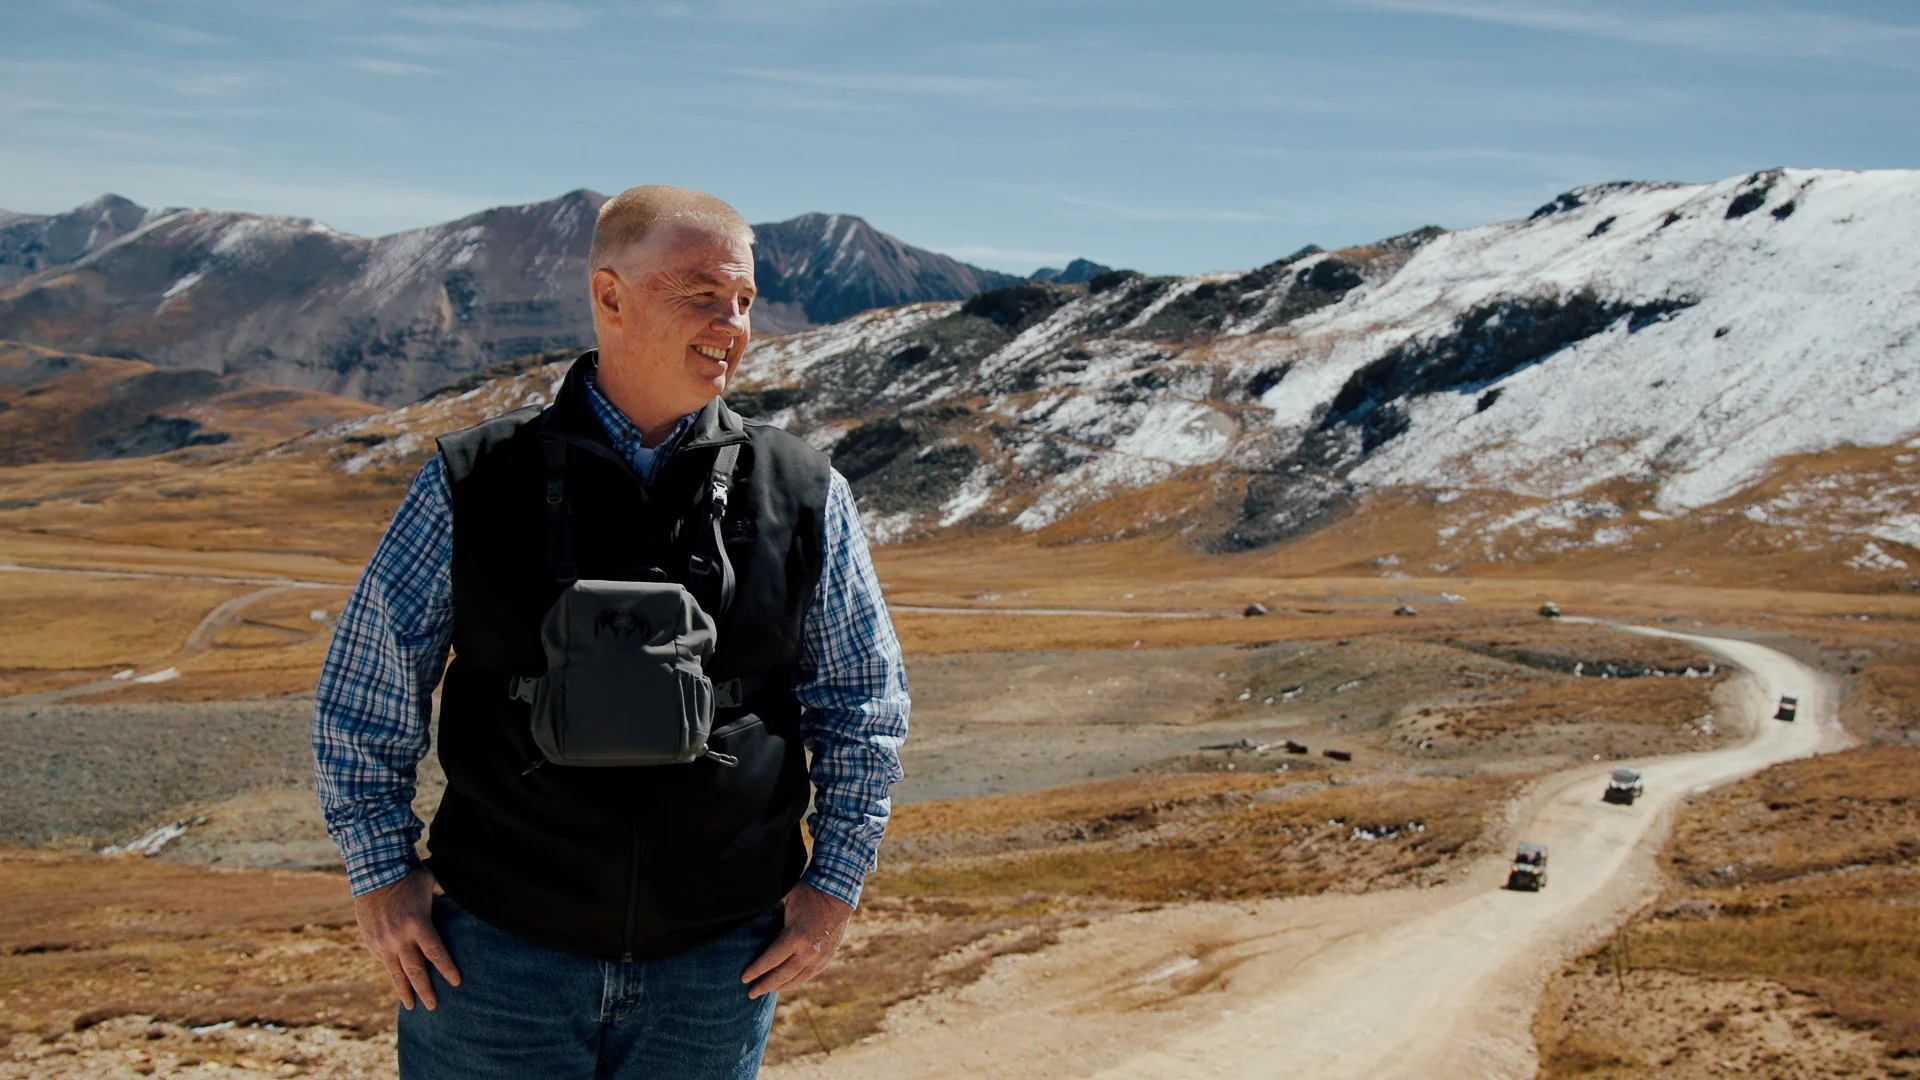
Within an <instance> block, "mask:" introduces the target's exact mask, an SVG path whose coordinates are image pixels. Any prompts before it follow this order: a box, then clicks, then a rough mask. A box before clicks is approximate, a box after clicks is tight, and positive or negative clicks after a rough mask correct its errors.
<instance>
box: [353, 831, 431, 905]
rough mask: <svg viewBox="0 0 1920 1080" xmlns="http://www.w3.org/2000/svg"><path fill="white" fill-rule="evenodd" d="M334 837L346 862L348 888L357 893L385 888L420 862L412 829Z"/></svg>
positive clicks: (416, 866) (418, 866) (410, 871)
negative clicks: (369, 834) (372, 834)
mask: <svg viewBox="0 0 1920 1080" xmlns="http://www.w3.org/2000/svg"><path fill="white" fill-rule="evenodd" d="M334 839H335V842H336V843H338V844H339V846H340V854H341V857H342V858H343V859H344V860H345V862H346V864H347V888H349V889H351V890H352V891H353V895H355V896H360V895H363V894H365V893H370V892H372V891H373V890H375V889H380V888H385V887H386V886H388V885H391V884H393V883H394V882H396V881H399V880H400V879H401V878H404V877H406V876H407V875H408V874H410V873H412V872H413V871H415V870H418V869H419V868H420V866H421V862H420V856H419V855H418V854H417V853H416V852H415V851H414V850H413V835H412V830H407V831H405V832H389V833H382V834H379V835H374V836H355V837H339V836H336V837H335V838H334Z"/></svg>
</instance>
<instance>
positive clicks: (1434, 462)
mask: <svg viewBox="0 0 1920 1080" xmlns="http://www.w3.org/2000/svg"><path fill="white" fill-rule="evenodd" d="M1916 226H1920V173H1917V172H1878V173H1849V172H1839V171H1813V170H1773V171H1768V172H1763V173H1756V174H1752V175H1747V176H1741V177H1735V178H1732V179H1729V180H1726V181H1722V182H1719V183H1715V184H1695V185H1680V184H1665V183H1637V184H1603V185H1595V186H1592V187H1587V188H1580V189H1576V190H1575V191H1572V192H1568V193H1566V194H1564V195H1562V196H1560V197H1559V198H1557V199H1556V200H1555V201H1554V202H1553V203H1551V204H1549V205H1548V206H1546V207H1543V208H1541V210H1540V211H1539V212H1538V213H1536V214H1534V215H1533V216H1531V217H1530V218H1527V219H1525V220H1518V221H1511V222H1505V223H1501V224H1496V225H1490V226H1485V227H1482V228H1477V229H1469V230H1462V231H1459V232H1444V231H1442V230H1439V229H1431V228H1430V229H1422V230H1418V231H1416V232H1412V233H1408V234H1405V235H1402V236H1397V237H1392V238H1389V239H1387V240H1384V241H1380V242H1378V243H1375V244H1370V245H1365V246H1361V247H1355V248H1347V249H1342V250H1338V251H1322V250H1319V249H1316V248H1307V249H1303V250H1302V251H1299V252H1295V253H1294V254H1292V255H1289V256H1286V257H1285V258H1282V259H1278V260H1275V261H1274V262H1272V263H1269V264H1267V265H1265V266H1262V267H1259V268H1257V269H1255V270H1252V271H1248V272H1233V273H1219V274H1208V275H1200V276H1196V277H1190V278H1154V277H1147V276H1144V275H1140V274H1136V273H1132V272H1128V271H1109V272H1105V273H1100V274H1096V275H1094V276H1092V277H1091V278H1089V280H1087V281H1086V282H1085V283H1083V284H1078V285H1065V286H1063V285H1057V284H1053V283H1051V282H1044V281H1027V282H1021V283H1018V284H1015V285H1010V286H1006V287H1003V288H1000V289H995V290H990V291H988V292H984V293H981V294H978V295H975V296H973V297H970V298H969V299H967V300H965V301H960V302H936V303H922V304H910V305H904V306H901V307H895V308H887V309H880V310H874V311H868V312H864V313H861V314H858V315H855V316H852V317H850V318H848V319H845V320H842V321H840V322H838V323H834V324H831V325H828V326H823V327H819V328H816V329H813V330H809V331H806V332H804V333H799V334H794V335H791V336H788V337H784V338H778V339H773V340H768V341H762V342H759V343H756V345H755V346H754V347H753V348H752V350H751V351H750V352H749V354H748V356H747V358H746V361H745V363H744V364H743V367H742V369H741V373H740V375H739V376H738V378H737V380H736V383H735V385H734V386H733V387H731V388H730V389H729V391H728V397H729V400H730V401H732V403H733V404H734V405H735V407H737V408H739V409H740V410H741V411H742V412H745V413H748V414H750V415H754V416H758V417H760V418H762V419H763V420H766V421H768V422H772V423H776V424H779V425H781V426H784V427H786V428H787V429H789V430H792V431H794V432H796V433H798V434H800V435H802V436H803V437H805V438H807V439H809V440H810V441H812V442H813V443H814V444H815V445H818V446H820V447H822V448H824V449H827V450H828V451H829V452H830V453H831V454H832V456H833V458H834V462H835V464H836V466H837V467H838V468H839V469H840V471H841V472H843V473H844V474H846V475H847V477H848V478H849V479H850V480H851V481H852V483H853V487H854V490H855V492H856V495H857V496H858V498H859V500H860V504H861V507H862V512H863V514H864V516H865V519H866V522H867V526H868V529H869V531H870V534H871V535H872V537H873V538H874V539H875V540H876V541H878V542H882V543H887V542H897V541H904V540H912V539H917V538H933V537H942V538H951V537H953V536H955V535H961V536H964V535H969V534H972V535H977V536H980V537H982V538H983V539H984V538H986V537H988V536H990V535H993V534H999V535H1002V536H1011V537H1018V536H1023V535H1024V536H1029V537H1032V538H1034V539H1037V540H1039V541H1040V542H1043V543H1076V542H1090V541H1100V540H1111V539H1118V538H1128V537H1139V536H1147V537H1154V536H1160V537H1166V538H1171V539H1175V540H1177V541H1178V542H1180V543H1182V544H1185V545H1188V546H1193V547H1198V548H1201V549H1206V550H1212V551H1216V552H1236V551H1248V550H1252V549H1267V550H1271V551H1273V552H1274V557H1275V558H1280V559H1282V561H1283V562H1284V561H1285V560H1287V559H1295V558H1296V555H1293V554H1288V553H1290V552H1293V553H1301V552H1304V553H1306V554H1302V555H1299V556H1297V557H1298V558H1301V559H1307V560H1308V561H1309V562H1310V563H1311V565H1312V566H1314V567H1315V568H1316V570H1315V572H1325V571H1326V570H1327V568H1329V567H1346V568H1348V569H1349V570H1354V569H1358V570H1362V571H1364V572H1367V573H1371V574H1377V575H1379V576H1383V577H1389V578H1392V577H1404V576H1407V575H1409V574H1414V575H1420V576H1429V575H1433V574H1453V573H1461V572H1468V571H1470V570H1471V569H1472V568H1474V567H1488V566H1494V565H1505V566H1510V567H1519V566H1523V565H1524V564H1527V563H1531V562H1535V561H1546V560H1553V561H1555V562H1556V564H1557V565H1559V566H1563V567H1565V566H1573V565H1576V564H1580V565H1587V566H1590V567H1592V568H1594V569H1596V570H1597V571H1598V572H1601V573H1603V574H1604V573H1609V572H1612V571H1611V570H1610V568H1612V567H1620V568H1622V571H1623V572H1630V573H1633V572H1643V571H1644V572H1645V573H1654V574H1668V573H1671V574H1676V575H1686V574H1688V573H1691V569H1690V568H1691V567H1692V566H1700V567H1703V568H1707V567H1717V568H1724V567H1728V566H1738V567H1741V568H1742V569H1740V570H1738V571H1737V573H1739V574H1747V573H1748V572H1749V570H1751V571H1752V573H1753V574H1754V575H1755V580H1756V581H1759V580H1761V579H1762V577H1764V576H1771V577H1774V578H1782V577H1784V578H1792V579H1795V580H1799V581H1802V582H1804V581H1807V580H1814V579H1817V580H1819V581H1820V582H1821V583H1822V585H1821V587H1833V588H1839V589H1846V590H1862V589H1864V590H1869V591H1870V590H1872V589H1878V588H1900V589H1915V588H1920V573H1916V572H1915V571H1916V569H1917V568H1920V412H1916V410H1915V409H1914V408H1913V402H1914V401H1916V400H1920V293H1916V292H1915V290H1914V285H1913V282H1915V281H1916V280H1920V254H1916V253H1915V252H1913V251H1911V250H1909V248H1910V245H1908V244H1907V243H1906V242H1905V238H1906V237H1907V236H1910V235H1912V234H1913V233H1914V231H1915V227H1916ZM569 355H570V354H568V353H566V352H564V351H557V352H551V353H548V354H544V355H536V356H530V357H526V358H523V359H521V360H519V361H516V362H514V363H512V364H509V365H505V366H502V367H499V368H496V369H492V370H490V371H485V372H480V373H476V374H474V375H472V376H469V377H467V378H466V379H464V380H462V381H460V382H458V383H456V384H454V385H452V386H450V387H448V388H447V389H446V390H445V391H443V392H441V393H438V394H435V395H432V396H430V397H428V398H425V399H423V400H421V401H420V402H418V403H416V404H413V405H410V406H407V407H405V408H402V409H398V410H393V411H389V412H386V413H381V414H378V415H376V416H371V417H368V418H365V419H354V420H348V421H344V422H342V423H339V424H335V425H333V426H331V427H328V428H324V429H321V430H318V431H315V432H313V433H311V434H309V435H306V436H304V437H302V438H300V439H297V440H295V441H294V442H292V443H289V444H287V446H286V447H285V448H284V450H283V451H276V452H277V453H278V452H284V453H290V454H296V455H302V456H304V457H305V458H313V459H317V460H322V461H326V462H329V463H330V465H329V466H328V467H330V468H331V469H334V470H336V471H337V472H339V473H342V474H346V475H360V474H365V475H366V476H367V477H383V478H385V480H383V481H382V482H393V483H400V482H404V478H405V476H406V475H407V474H408V472H409V470H410V469H412V468H413V467H416V466H417V465H418V463H419V462H420V461H421V460H423V459H424V458H425V457H426V455H428V454H430V453H431V452H432V447H433V438H434V436H436V435H438V434H441V433H443V432H446V431H450V430H456V429H458V428H460V427H464V426H467V425H469V424H471V423H474V422H476V421H477V420H479V419H481V418H483V417H485V416H488V415H494V414H497V413H499V412H503V411H506V410H508V409H511V408H515V407H518V406H521V405H524V404H529V403H534V402H539V401H542V400H545V399H547V398H548V397H549V396H550V395H551V394H552V392H553V389H554V387H555V386H557V385H558V381H559V379H560V378H561V377H562V375H563V374H564V371H565V368H566V364H567V360H568V357H569ZM1363 509H1364V513H1360V512H1358V511H1361V510H1363ZM1276 565H1278V564H1276ZM1649 568H1651V569H1649ZM1712 572H1713V573H1716V574H1720V573H1722V571H1721V570H1718V569H1716V570H1713V571H1712ZM1722 576H1724V574H1723V575H1722ZM1662 580H1666V579H1662ZM1673 580H1675V582H1676V583H1682V582H1685V581H1688V580H1697V579H1689V578H1686V577H1680V578H1676V579H1673ZM1743 580H1744V578H1743Z"/></svg>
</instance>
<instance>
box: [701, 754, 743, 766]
mask: <svg viewBox="0 0 1920 1080" xmlns="http://www.w3.org/2000/svg"><path fill="white" fill-rule="evenodd" d="M700 756H701V757H706V758H712V759H713V760H714V761H717V762H719V763H720V764H722V765H725V766H726V767H727V768H729V769H731V768H733V767H734V766H736V765H739V764H740V759H739V758H737V757H734V756H733V755H732V754H723V753H721V752H720V751H718V750H708V751H706V752H705V753H703V754H701V755H700Z"/></svg>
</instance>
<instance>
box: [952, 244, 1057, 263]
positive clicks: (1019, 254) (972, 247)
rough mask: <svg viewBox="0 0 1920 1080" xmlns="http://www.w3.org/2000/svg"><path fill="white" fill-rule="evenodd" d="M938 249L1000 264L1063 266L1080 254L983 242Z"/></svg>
mask: <svg viewBox="0 0 1920 1080" xmlns="http://www.w3.org/2000/svg"><path fill="white" fill-rule="evenodd" d="M939 250H940V251H943V252H945V253H946V254H948V255H951V256H953V257H954V258H956V259H963V260H966V261H969V262H983V263H998V264H1000V265H1002V266H1065V265H1066V264H1068V263H1070V262H1072V261H1073V260H1075V259H1077V258H1079V257H1080V256H1079V255H1078V254H1077V253H1075V252H1071V251H1032V250H1029V249H1027V248H1005V247H992V246H990V245H984V244H960V245H956V246H950V247H942V248H940V249H939Z"/></svg>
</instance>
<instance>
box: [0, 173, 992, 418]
mask: <svg viewBox="0 0 1920 1080" xmlns="http://www.w3.org/2000/svg"><path fill="white" fill-rule="evenodd" d="M605 201H606V199H605V197H604V196H601V195H598V194H595V193H594V192H591V191H584V190H582V191H574V192H571V193H569V194H566V195H563V196H561V197H560V198H558V199H553V200H549V201H547V202H541V203H533V204H530V205H526V206H503V207H496V208H494V209H492V210H487V211H483V212H481V213H478V214H474V215H472V216H470V217H466V218H462V219H460V220H458V221H452V222H447V223H446V224H443V225H435V226H431V227H429V228H424V229H413V230H409V231H407V232H401V233H395V234H393V235H390V236H382V237H378V238H375V239H367V238H364V237H358V236H348V235H345V234H342V233H338V232H335V231H334V230H332V229H330V228H328V227H327V226H325V225H323V224H320V223H318V222H315V221H311V220H308V219H305V218H287V217H269V216H262V215H258V214H241V213H230V212H224V211H214V210H163V211H153V210H147V209H145V208H143V207H140V206H137V205H135V204H134V203H132V202H129V201H128V200H126V199H122V198H119V197H118V196H112V195H108V196H102V197H101V198H99V199H95V200H94V201H92V202H89V203H87V204H85V205H83V206H81V207H78V208H76V209H75V210H73V211H70V212H68V213H66V214H59V215H52V216H36V215H25V214H8V213H4V212H0V339H14V340H19V341H25V342H30V343H33V344H36V345H43V346H48V347H52V348H58V349H66V350H72V351H77V352H85V353H96V354H104V355H109V356H118V357H127V358H137V359H141V360H146V361H149V362H151V363H154V364H157V365H160V366H162V367H177V368H197V369H202V370H206V371H212V372H215V373H217V374H222V375H242V376H246V377H249V378H253V379H257V380H260V381H264V382H270V383H276V384H279V385H283V386H296V387H304V388H310V389H319V390H325V391H328V392H331V393H336V394H347V395H352V396H356V397H360V398H364V399H366V400H369V401H375V402H382V403H394V402H400V401H409V400H412V399H413V398H415V397H418V396H419V395H420V394H422V393H425V392H427V391H429V390H432V389H434V388H435V387H438V386H441V385H444V384H446V383H448V382H450V381H452V380H454V379H456V378H458V377H460V376H462V375H465V374H467V373H469V372H471V371H474V370H477V369H480V368H484V367H487V366H490V365H492V364H496V363H500V362H503V361H506V360H511V359H513V358H515V357H518V356H523V355H527V354H530V353H534V352H538V351H540V350H543V349H552V348H565V347H576V346H580V345H583V344H585V343H586V342H587V341H589V340H590V338H591V336H592V323H591V319H590V317H589V315H588V311H587V305H586V297H585V295H584V293H585V289H584V284H583V282H584V281H585V278H586V257H587V249H588V246H589V244H590V242H591V240H592V234H593V218H594V215H595V213H597V212H598V210H599V208H600V206H601V204H602V203H604V202H605ZM756 229H757V231H758V232H759V234H760V243H759V247H758V253H757V255H758V257H757V260H756V261H757V267H756V274H757V277H758V278H759V282H760V285H761V288H762V292H763V294H764V295H765V297H766V299H767V301H768V303H767V305H766V310H765V311H764V312H763V313H761V315H760V318H759V319H758V322H759V324H760V329H761V330H762V331H763V332H776V333H777V332H785V331H790V330H797V329H803V328H806V327H810V326H813V325H816V324H819V323H825V322H831V321H833V320H835V319H840V318H843V317H845V316H847V315H850V314H853V313H854V312H858V311H863V310H865V309H867V308H871V307H876V306H888V305H895V304H902V303H911V302H915V301H926V300H942V299H955V300H957V299H963V298H965V297H968V296H971V295H973V294H974V293H976V292H979V291H981V290H983V289H992V288H997V287H1000V286H1003V285H1008V284H1011V283H1013V282H1015V281H1018V280H1019V279H1018V278H1015V277H1012V276H1010V275H1007V274H999V273H995V272H993V271H990V270H982V269H980V268H978V267H974V266H968V265H967V264H965V263H961V262H957V261H955V260H953V259H950V258H947V257H946V256H944V255H940V254H937V253H935V252H931V251H925V250H922V249H920V248H916V247H913V246H911V245H909V244H905V243H902V242H901V241H899V240H896V239H894V238H893V237H891V236H888V235H886V234H885V233H882V232H880V231H878V230H876V229H874V228H872V227H871V226H869V225H868V224H867V223H866V222H865V221H862V220H861V219H859V218H857V217H853V216H851V215H844V214H834V215H829V214H807V215H803V216H801V217H798V218H795V219H793V220H791V221H785V222H776V223H772V224H767V225H760V226H756Z"/></svg>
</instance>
